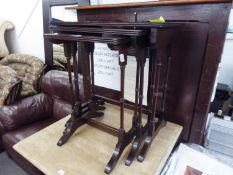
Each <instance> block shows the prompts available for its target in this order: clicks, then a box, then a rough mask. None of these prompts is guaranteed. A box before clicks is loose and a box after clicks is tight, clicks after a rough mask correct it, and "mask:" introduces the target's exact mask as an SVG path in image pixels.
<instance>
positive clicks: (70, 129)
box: [57, 43, 86, 146]
mask: <svg viewBox="0 0 233 175" xmlns="http://www.w3.org/2000/svg"><path fill="white" fill-rule="evenodd" d="M76 52H77V43H64V53H65V56H66V58H67V61H68V75H69V82H70V86H71V87H70V90H71V92H72V93H73V97H74V99H73V100H72V101H73V111H72V113H71V118H70V119H69V120H68V121H67V122H66V125H65V130H64V132H63V136H62V137H61V138H60V139H59V141H58V143H57V145H58V146H62V145H63V144H64V143H66V142H67V141H68V139H69V138H70V137H71V136H72V134H73V133H74V132H75V131H76V129H77V128H79V127H80V126H81V125H83V124H84V123H86V119H84V118H81V115H82V107H81V100H80V98H79V82H78V60H77V57H76ZM71 55H72V56H73V62H74V83H75V89H74V87H73V81H72V76H71V68H70V58H71Z"/></svg>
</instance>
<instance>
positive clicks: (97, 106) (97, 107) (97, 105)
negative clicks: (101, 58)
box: [90, 44, 105, 111]
mask: <svg viewBox="0 0 233 175" xmlns="http://www.w3.org/2000/svg"><path fill="white" fill-rule="evenodd" d="M90 60H91V99H92V101H94V102H95V110H96V111H103V110H105V107H104V106H103V105H104V103H102V102H101V101H99V100H97V98H96V97H95V70H94V44H93V45H92V48H91V49H90Z"/></svg>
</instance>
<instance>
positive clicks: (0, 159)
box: [0, 152, 28, 175]
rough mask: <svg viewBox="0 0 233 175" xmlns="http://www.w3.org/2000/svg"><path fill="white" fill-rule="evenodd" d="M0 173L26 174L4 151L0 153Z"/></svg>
mask: <svg viewBox="0 0 233 175" xmlns="http://www.w3.org/2000/svg"><path fill="white" fill-rule="evenodd" d="M0 175H28V174H27V173H26V172H24V171H23V170H22V169H21V168H20V167H19V166H18V165H17V164H16V163H15V162H13V161H12V160H11V159H10V158H9V157H8V156H7V154H6V153H5V152H3V153H0Z"/></svg>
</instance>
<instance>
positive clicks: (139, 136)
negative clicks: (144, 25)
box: [125, 48, 146, 166]
mask: <svg viewBox="0 0 233 175" xmlns="http://www.w3.org/2000/svg"><path fill="white" fill-rule="evenodd" d="M136 58H137V62H138V63H139V68H140V71H139V72H140V74H139V77H138V78H139V80H140V81H139V96H138V97H135V108H136V109H135V111H137V114H136V116H134V119H133V120H134V121H136V122H133V125H134V126H133V127H135V128H136V137H135V139H134V141H133V143H132V147H131V150H130V153H129V155H128V157H127V159H126V161H125V164H126V165H128V166H129V165H131V163H132V162H133V160H134V159H135V157H136V156H137V154H138V151H139V149H140V146H141V144H142V141H143V137H144V133H145V132H144V131H145V130H144V128H143V126H142V108H143V86H144V67H145V62H146V57H145V49H143V48H138V49H137V51H136ZM138 63H137V64H138ZM137 73H138V72H137ZM137 88H138V87H137V80H136V89H137ZM136 96H137V94H136ZM136 98H137V99H136ZM137 101H139V105H138V106H136V105H137Z"/></svg>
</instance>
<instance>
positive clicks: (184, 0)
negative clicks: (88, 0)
mask: <svg viewBox="0 0 233 175" xmlns="http://www.w3.org/2000/svg"><path fill="white" fill-rule="evenodd" d="M212 3H232V0H159V1H156V0H155V1H152V2H136V3H121V4H107V5H91V6H90V5H88V6H70V7H66V9H68V10H74V9H75V10H92V9H93V10H94V9H111V8H130V7H147V6H150V7H151V6H165V5H192V4H212Z"/></svg>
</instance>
